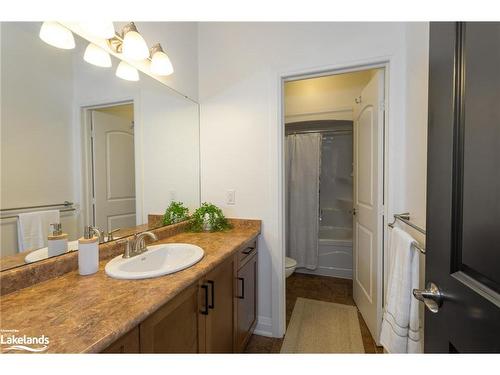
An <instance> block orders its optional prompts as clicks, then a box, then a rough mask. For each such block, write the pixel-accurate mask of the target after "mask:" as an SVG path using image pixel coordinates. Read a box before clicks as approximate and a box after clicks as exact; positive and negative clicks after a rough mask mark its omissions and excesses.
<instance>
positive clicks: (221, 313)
mask: <svg viewBox="0 0 500 375" xmlns="http://www.w3.org/2000/svg"><path fill="white" fill-rule="evenodd" d="M234 262H235V259H234V257H232V258H230V259H228V260H226V261H225V262H224V263H222V264H221V265H220V266H218V267H217V268H216V269H214V270H213V271H211V272H210V273H208V274H207V275H206V277H204V278H203V280H202V281H201V283H200V293H199V305H200V313H199V323H198V324H199V326H200V331H201V332H200V339H201V341H200V346H199V347H200V351H201V352H203V353H232V352H233V327H234V313H233V297H234V278H233V269H234V264H235V263H234Z"/></svg>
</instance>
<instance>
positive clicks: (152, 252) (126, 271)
mask: <svg viewBox="0 0 500 375" xmlns="http://www.w3.org/2000/svg"><path fill="white" fill-rule="evenodd" d="M147 249H148V251H146V252H144V253H142V254H140V255H137V256H134V257H132V258H127V259H126V258H123V257H122V255H119V256H117V257H116V258H113V259H111V260H110V261H109V262H108V263H107V264H106V268H105V270H106V274H107V275H108V276H111V277H112V278H115V279H147V278H151V277H159V276H164V275H168V274H169V273H174V272H177V271H181V270H183V269H186V268H188V267H191V266H192V265H194V264H196V263H198V262H199V261H200V260H201V258H203V254H204V253H205V252H204V251H203V249H202V248H201V247H199V246H196V245H191V244H187V243H169V244H162V245H153V246H148V247H147Z"/></svg>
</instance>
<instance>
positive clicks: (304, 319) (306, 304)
mask: <svg viewBox="0 0 500 375" xmlns="http://www.w3.org/2000/svg"><path fill="white" fill-rule="evenodd" d="M364 352H365V349H364V347H363V340H362V338H361V329H360V327H359V320H358V312H357V309H356V307H355V306H349V305H341V304H338V303H331V302H323V301H317V300H312V299H306V298H297V301H296V302H295V306H294V308H293V312H292V317H291V319H290V323H289V325H288V330H287V331H286V334H285V339H284V341H283V345H282V346H281V353H364Z"/></svg>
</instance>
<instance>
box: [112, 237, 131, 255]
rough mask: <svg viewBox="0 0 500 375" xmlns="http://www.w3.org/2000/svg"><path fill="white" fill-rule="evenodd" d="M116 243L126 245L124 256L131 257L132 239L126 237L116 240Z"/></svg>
mask: <svg viewBox="0 0 500 375" xmlns="http://www.w3.org/2000/svg"><path fill="white" fill-rule="evenodd" d="M116 243H117V244H119V245H125V251H124V252H123V255H122V258H130V257H131V255H132V249H131V245H130V241H129V240H128V239H126V238H124V239H122V240H118V241H116Z"/></svg>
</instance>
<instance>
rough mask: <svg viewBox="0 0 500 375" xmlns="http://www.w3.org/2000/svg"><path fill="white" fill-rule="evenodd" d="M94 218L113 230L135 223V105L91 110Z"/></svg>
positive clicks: (96, 221) (103, 226) (107, 230)
mask: <svg viewBox="0 0 500 375" xmlns="http://www.w3.org/2000/svg"><path fill="white" fill-rule="evenodd" d="M91 132H92V144H91V150H90V152H91V155H92V164H93V165H92V177H93V178H92V180H93V181H92V185H93V189H89V191H90V194H91V195H92V196H91V199H90V200H89V201H90V202H92V211H91V212H92V222H93V225H94V226H96V227H98V228H99V229H101V230H103V231H105V232H110V231H112V230H114V229H118V228H129V227H132V226H135V223H136V215H135V163H134V106H133V104H131V103H130V104H125V105H123V104H122V105H115V106H111V107H104V108H97V109H92V110H91Z"/></svg>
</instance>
